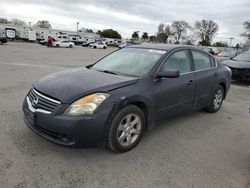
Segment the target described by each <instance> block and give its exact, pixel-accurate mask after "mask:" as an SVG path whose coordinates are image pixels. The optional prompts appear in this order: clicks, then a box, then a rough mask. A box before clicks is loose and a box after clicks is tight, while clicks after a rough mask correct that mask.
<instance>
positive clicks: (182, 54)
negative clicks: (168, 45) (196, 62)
mask: <svg viewBox="0 0 250 188" xmlns="http://www.w3.org/2000/svg"><path fill="white" fill-rule="evenodd" d="M167 70H177V71H180V73H181V74H183V73H187V72H190V70H191V68H190V59H189V56H188V51H187V50H182V51H178V52H175V53H173V54H172V55H170V56H169V58H168V59H167V61H166V62H165V64H164V65H163V66H162V71H167Z"/></svg>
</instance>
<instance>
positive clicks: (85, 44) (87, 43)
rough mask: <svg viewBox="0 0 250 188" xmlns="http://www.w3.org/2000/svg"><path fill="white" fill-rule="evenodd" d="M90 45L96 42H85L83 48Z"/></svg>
mask: <svg viewBox="0 0 250 188" xmlns="http://www.w3.org/2000/svg"><path fill="white" fill-rule="evenodd" d="M90 44H94V42H83V43H82V47H88V46H89V45H90Z"/></svg>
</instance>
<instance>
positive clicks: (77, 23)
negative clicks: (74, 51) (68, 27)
mask: <svg viewBox="0 0 250 188" xmlns="http://www.w3.org/2000/svg"><path fill="white" fill-rule="evenodd" d="M78 25H79V22H76V33H77V37H76V41H77V44H78Z"/></svg>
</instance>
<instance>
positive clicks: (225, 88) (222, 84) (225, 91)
mask: <svg viewBox="0 0 250 188" xmlns="http://www.w3.org/2000/svg"><path fill="white" fill-rule="evenodd" d="M219 85H220V86H221V87H222V88H223V90H224V96H223V98H224V99H225V98H226V94H227V85H226V83H225V82H223V81H221V82H220V83H219Z"/></svg>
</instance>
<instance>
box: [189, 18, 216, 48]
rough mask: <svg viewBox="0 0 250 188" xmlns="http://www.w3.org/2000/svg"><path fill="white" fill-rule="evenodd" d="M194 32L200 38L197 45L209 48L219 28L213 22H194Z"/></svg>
mask: <svg viewBox="0 0 250 188" xmlns="http://www.w3.org/2000/svg"><path fill="white" fill-rule="evenodd" d="M193 29H194V32H195V34H196V35H197V36H198V37H199V38H200V42H199V44H201V45H203V46H210V45H211V41H212V39H213V37H214V36H215V34H216V33H217V32H218V30H219V26H218V24H217V23H215V22H214V21H213V20H201V21H196V22H195V24H194V28H193Z"/></svg>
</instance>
